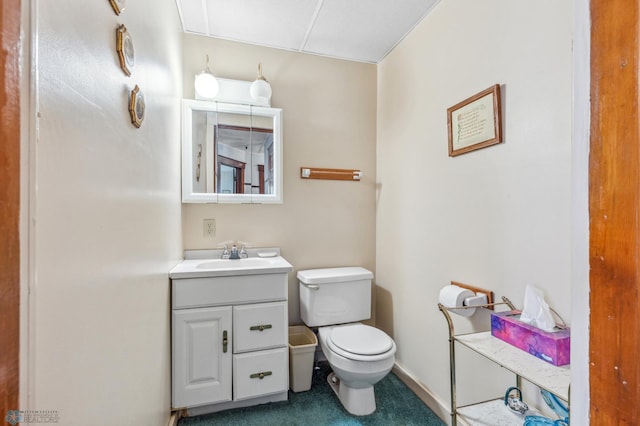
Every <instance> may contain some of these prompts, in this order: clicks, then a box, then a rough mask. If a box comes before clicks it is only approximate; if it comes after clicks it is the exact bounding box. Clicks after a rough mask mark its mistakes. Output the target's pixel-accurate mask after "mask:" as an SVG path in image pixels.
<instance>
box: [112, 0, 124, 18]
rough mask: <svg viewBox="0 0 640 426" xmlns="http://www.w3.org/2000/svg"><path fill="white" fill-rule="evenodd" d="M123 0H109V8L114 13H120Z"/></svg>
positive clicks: (122, 7) (122, 8)
mask: <svg viewBox="0 0 640 426" xmlns="http://www.w3.org/2000/svg"><path fill="white" fill-rule="evenodd" d="M125 2H126V1H125V0H109V4H111V8H113V11H114V12H115V14H116V15H120V14H121V13H122V11H123V10H124V7H125Z"/></svg>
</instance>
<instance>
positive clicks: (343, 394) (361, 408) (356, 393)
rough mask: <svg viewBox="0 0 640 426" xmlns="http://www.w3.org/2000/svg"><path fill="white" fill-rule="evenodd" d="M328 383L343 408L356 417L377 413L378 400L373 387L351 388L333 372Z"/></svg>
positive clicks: (328, 378)
mask: <svg viewBox="0 0 640 426" xmlns="http://www.w3.org/2000/svg"><path fill="white" fill-rule="evenodd" d="M327 382H328V383H329V386H331V389H333V392H334V393H335V394H336V396H337V397H338V399H339V400H340V402H341V403H342V406H343V407H344V408H345V409H346V410H347V411H348V412H349V413H351V414H353V415H354V416H366V415H368V414H371V413H373V412H374V411H376V398H375V395H374V393H373V385H372V386H368V387H366V388H358V389H356V388H350V387H349V386H347V385H345V384H344V383H342V382H341V380H340V379H339V378H338V376H336V374H335V373H333V372H331V373H330V374H329V376H328V377H327Z"/></svg>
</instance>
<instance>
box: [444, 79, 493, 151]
mask: <svg viewBox="0 0 640 426" xmlns="http://www.w3.org/2000/svg"><path fill="white" fill-rule="evenodd" d="M447 126H448V133H449V157H456V156H458V155H461V154H466V153H467V152H471V151H475V150H478V149H481V148H486V147H488V146H492V145H497V144H499V143H502V111H501V102H500V85H499V84H495V85H493V86H491V87H489V88H487V89H485V90H483V91H481V92H479V93H477V94H475V95H473V96H471V97H470V98H467V99H465V100H464V101H462V102H459V103H457V104H455V105H454V106H452V107H451V108H448V109H447Z"/></svg>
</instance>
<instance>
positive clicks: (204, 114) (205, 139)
mask: <svg viewBox="0 0 640 426" xmlns="http://www.w3.org/2000/svg"><path fill="white" fill-rule="evenodd" d="M182 202H183V203H282V110H281V109H279V108H266V107H257V106H252V105H237V104H227V103H220V102H212V101H201V100H191V99H184V100H183V101H182Z"/></svg>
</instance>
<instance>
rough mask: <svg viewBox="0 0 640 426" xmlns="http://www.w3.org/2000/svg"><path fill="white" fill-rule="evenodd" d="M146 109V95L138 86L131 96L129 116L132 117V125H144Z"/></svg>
mask: <svg viewBox="0 0 640 426" xmlns="http://www.w3.org/2000/svg"><path fill="white" fill-rule="evenodd" d="M145 109H146V107H145V102H144V94H143V93H142V91H141V90H140V87H138V85H137V84H136V87H134V88H133V90H132V91H131V94H130V96H129V114H130V115H131V123H132V124H133V125H134V126H136V127H140V126H141V125H142V122H143V121H144V113H145Z"/></svg>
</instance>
